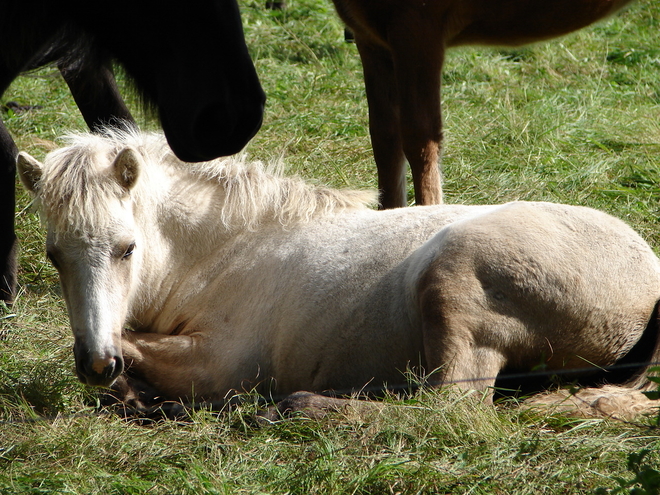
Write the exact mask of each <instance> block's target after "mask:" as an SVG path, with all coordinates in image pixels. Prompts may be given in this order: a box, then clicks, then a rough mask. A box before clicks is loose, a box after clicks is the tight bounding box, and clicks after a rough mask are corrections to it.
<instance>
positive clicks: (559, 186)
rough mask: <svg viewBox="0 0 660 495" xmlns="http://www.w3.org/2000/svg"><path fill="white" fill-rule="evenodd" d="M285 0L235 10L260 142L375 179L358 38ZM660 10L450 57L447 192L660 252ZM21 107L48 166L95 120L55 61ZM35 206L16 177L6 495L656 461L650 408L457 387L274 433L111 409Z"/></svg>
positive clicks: (264, 154)
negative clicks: (142, 418) (536, 399)
mask: <svg viewBox="0 0 660 495" xmlns="http://www.w3.org/2000/svg"><path fill="white" fill-rule="evenodd" d="M288 3H289V7H288V8H287V9H286V10H284V11H268V10H265V9H264V8H263V2H262V1H261V0H254V1H252V0H249V1H248V0H243V1H242V2H241V5H242V8H243V18H244V27H245V32H246V37H247V40H248V43H249V46H250V50H251V53H252V56H253V58H254V60H255V65H256V67H257V70H258V72H259V74H260V77H261V79H262V82H263V86H264V88H265V90H266V93H267V94H268V103H267V108H266V116H265V120H264V125H263V128H262V130H261V131H260V132H259V134H258V135H257V136H256V137H255V139H254V140H253V141H252V142H251V143H250V144H249V145H248V147H247V151H248V152H249V154H250V156H251V157H253V158H255V159H263V160H271V159H279V158H280V157H283V158H284V160H285V161H286V163H287V166H288V169H289V172H290V173H295V174H299V175H302V176H304V177H306V178H307V179H309V180H314V181H317V182H320V183H326V184H330V185H333V186H337V187H355V188H365V187H368V188H372V187H375V185H376V179H375V177H376V174H375V165H374V163H373V159H372V156H371V149H370V143H369V137H368V131H367V122H368V116H367V106H366V99H365V96H364V86H363V81H362V74H361V66H360V61H359V57H358V55H357V50H356V48H355V46H354V45H352V44H347V43H345V42H344V41H343V26H342V25H341V23H340V22H339V20H338V19H337V17H336V15H335V14H334V10H333V8H332V6H331V4H330V3H329V2H328V1H326V0H295V1H294V0H291V1H290V2H288ZM659 20H660V7H659V6H658V5H656V3H654V2H652V1H650V0H647V1H641V2H639V3H637V4H636V5H634V6H633V7H632V8H630V9H629V10H628V11H627V12H625V13H623V14H621V15H618V16H616V17H614V18H612V19H611V20H609V21H607V22H605V23H602V24H600V25H598V26H596V27H593V28H591V29H588V30H584V31H582V32H580V33H576V34H574V35H571V36H568V37H565V38H563V39H561V40H556V41H553V42H550V43H545V44H539V45H535V46H532V47H527V48H524V49H518V50H515V51H507V50H497V49H476V48H469V49H457V50H454V51H452V52H450V54H449V56H448V59H447V62H446V67H445V72H444V75H443V87H442V94H443V105H444V106H443V110H444V120H445V136H446V139H445V143H444V156H443V169H444V177H445V193H446V199H447V201H449V202H456V203H465V204H473V203H497V202H503V201H510V200H514V199H527V200H549V201H556V202H566V203H572V204H583V205H589V206H593V207H596V208H600V209H603V210H606V211H608V212H610V213H612V214H614V215H616V216H619V217H621V218H623V219H625V220H626V221H628V222H629V223H631V224H632V225H633V226H634V227H635V228H636V229H637V230H638V231H640V232H641V233H642V235H643V236H644V237H645V238H646V239H647V240H649V242H650V243H651V244H652V245H653V246H654V247H655V248H656V249H658V248H660V228H659V226H658V212H659V206H658V205H659V204H660V202H659V199H660V188H659V184H660V158H659V157H660V124H658V122H659V117H660V45H658V36H657V33H658V28H659V24H660V21H659ZM126 94H128V93H126ZM11 100H15V101H18V102H19V103H21V104H30V105H40V106H41V107H42V108H40V109H37V110H33V111H30V112H26V113H24V114H21V115H13V114H7V113H3V115H2V117H3V119H4V120H5V122H6V123H7V125H8V127H9V129H10V131H11V132H12V134H13V135H14V137H15V139H16V141H17V143H18V145H19V147H20V148H21V149H23V150H26V151H28V152H30V153H32V154H34V155H35V156H37V157H38V158H42V157H43V155H44V154H45V152H46V151H47V150H48V149H50V148H51V147H53V146H56V145H57V138H58V137H59V136H61V135H62V134H65V133H66V132H69V131H71V130H84V129H85V126H84V122H83V120H82V118H81V117H80V115H79V113H78V111H77V109H76V107H75V105H74V103H73V102H72V100H71V97H70V95H69V94H68V91H67V90H66V87H65V85H64V84H63V82H62V81H61V79H60V78H59V77H58V75H57V74H56V71H54V70H53V69H44V70H42V71H39V72H36V73H34V74H31V75H29V76H27V77H23V78H21V79H19V80H17V81H16V82H15V84H14V85H13V86H12V87H11V88H10V90H9V91H8V92H7V93H6V94H5V95H4V96H3V97H2V100H1V101H0V103H6V102H7V101H11ZM129 103H130V105H131V107H132V110H133V112H134V113H135V114H136V115H138V120H139V121H140V123H141V125H142V126H143V127H147V128H155V124H154V123H153V122H150V121H148V120H147V118H146V117H144V116H142V115H143V114H142V113H141V112H140V111H139V107H138V106H137V105H136V103H135V102H134V101H132V100H131V101H129ZM410 193H411V194H410V197H412V191H410ZM29 201H30V200H29V198H28V197H27V195H26V194H25V193H24V192H23V191H22V189H20V188H19V205H18V208H17V222H18V225H19V236H20V239H21V261H20V263H21V265H20V267H21V271H20V292H19V296H18V298H17V300H16V303H15V304H14V306H13V307H11V308H0V338H1V340H0V421H2V422H1V423H0V493H85V494H96V493H99V494H100V493H103V494H107V493H117V494H119V493H121V494H124V493H163V494H165V493H228V494H229V493H232V494H233V493H305V494H307V493H323V494H333V493H337V494H339V493H341V494H343V493H351V494H353V493H364V494H376V493H457V494H458V493H461V494H462V493H475V494H486V493H488V494H492V493H501V494H511V493H516V494H527V493H529V494H539V493H547V494H560V493H561V494H563V493H575V494H578V493H579V494H582V493H592V492H593V491H594V490H595V489H596V488H598V487H604V488H608V489H612V488H615V487H618V486H620V485H619V483H618V482H617V481H616V478H615V477H617V476H618V477H621V479H624V478H626V479H629V478H632V475H631V474H630V473H629V472H628V471H627V469H626V461H627V456H628V454H629V453H635V452H639V451H641V450H642V449H649V450H651V454H649V456H648V457H647V458H646V461H647V462H649V463H651V464H652V465H655V466H656V467H657V465H658V461H659V460H660V457H659V455H658V453H657V452H658V447H659V446H660V445H659V442H658V437H657V430H656V429H654V428H651V427H649V426H652V421H650V420H641V421H640V422H639V424H624V423H617V422H613V421H602V420H589V421H580V420H572V419H569V418H565V417H561V416H549V417H534V416H531V415H529V414H528V413H523V412H521V411H520V410H519V409H518V408H516V407H515V405H509V406H507V405H501V406H499V407H497V408H492V407H490V406H485V405H482V404H479V403H477V402H476V401H474V400H473V399H472V398H470V397H464V396H462V395H460V394H457V393H456V392H453V391H442V392H439V393H424V394H420V395H419V396H416V397H414V398H413V399H412V400H407V401H405V402H402V401H398V400H394V399H390V400H387V401H386V402H387V407H385V408H384V409H383V410H382V411H379V412H377V413H374V414H371V415H364V414H357V413H351V412H350V411H349V412H347V413H346V414H345V415H343V414H338V415H336V416H332V417H329V418H327V419H323V420H310V419H305V418H297V419H292V420H288V421H284V422H277V423H274V424H271V425H265V426H264V425H261V426H259V425H258V424H257V423H256V422H255V421H254V413H255V410H256V406H255V405H254V404H253V403H252V402H248V403H247V404H245V405H242V406H239V407H237V408H235V409H234V410H232V411H227V412H225V413H223V414H220V415H212V414H209V413H207V412H204V411H201V412H199V413H195V414H194V415H193V419H192V420H191V421H188V422H185V423H182V422H174V421H165V422H160V423H154V424H151V425H148V426H144V425H140V424H137V423H133V422H131V421H125V420H122V419H119V418H117V417H114V416H107V415H97V414H95V413H94V411H95V409H94V407H93V406H94V394H93V391H90V390H89V389H87V388H85V387H83V386H82V385H81V384H79V383H78V381H77V379H76V378H75V373H74V364H73V356H72V352H71V346H72V344H73V338H72V336H71V332H70V330H69V329H68V319H67V316H66V310H65V306H64V304H63V302H62V299H61V296H60V294H59V289H58V284H57V276H56V272H55V271H54V270H53V269H52V267H50V265H48V264H47V262H46V259H45V255H44V235H43V229H42V227H41V225H40V222H39V219H38V218H37V217H36V215H35V214H34V212H32V210H31V209H30V207H29ZM43 418H46V419H45V420H44V419H43Z"/></svg>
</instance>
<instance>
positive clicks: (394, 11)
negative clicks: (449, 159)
mask: <svg viewBox="0 0 660 495" xmlns="http://www.w3.org/2000/svg"><path fill="white" fill-rule="evenodd" d="M333 1H334V4H335V7H336V8H337V12H338V13H339V15H340V17H341V18H342V20H343V21H344V22H345V23H346V25H347V26H348V27H349V28H351V30H352V31H353V33H354V35H355V43H356V44H357V47H358V50H359V51H360V58H361V59H362V67H363V70H364V83H365V88H366V91H367V101H368V103H369V131H370V133H371V144H372V146H373V150H374V158H375V160H376V165H377V166H378V187H379V189H380V191H381V205H382V206H383V207H384V208H393V207H397V206H405V204H406V175H405V161H404V160H405V159H407V160H408V162H409V163H410V168H411V171H412V177H413V182H414V185H415V201H416V203H417V204H422V205H428V204H436V203H441V202H442V187H441V180H440V171H439V169H438V158H439V155H440V145H441V142H442V116H441V112H440V79H441V77H440V76H441V71H442V64H443V62H444V58H445V52H446V50H447V49H448V48H451V47H453V46H460V45H498V46H518V45H523V44H526V43H532V42H536V41H542V40H546V39H549V38H554V37H556V36H561V35H564V34H567V33H570V32H572V31H575V30H577V29H580V28H582V27H584V26H587V25H589V24H591V23H592V22H595V21H598V20H599V19H602V18H604V17H606V16H608V15H610V14H613V13H614V12H616V11H617V10H619V9H620V8H622V7H623V6H624V5H626V4H628V3H630V2H631V0H430V1H420V0H388V1H380V2H379V1H374V0H333Z"/></svg>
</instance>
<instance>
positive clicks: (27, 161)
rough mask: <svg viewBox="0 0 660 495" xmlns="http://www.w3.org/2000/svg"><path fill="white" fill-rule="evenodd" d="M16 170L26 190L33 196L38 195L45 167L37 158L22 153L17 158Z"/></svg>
mask: <svg viewBox="0 0 660 495" xmlns="http://www.w3.org/2000/svg"><path fill="white" fill-rule="evenodd" d="M16 169H17V170H18V177H19V178H20V179H21V182H22V183H23V185H24V186H25V188H26V189H27V190H28V191H30V192H31V193H32V194H36V193H37V188H38V184H39V181H40V180H41V176H42V174H43V165H42V164H41V162H39V160H37V159H36V158H32V157H31V156H30V155H28V154H27V153H25V152H23V151H21V152H20V153H19V154H18V157H17V158H16Z"/></svg>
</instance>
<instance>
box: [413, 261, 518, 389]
mask: <svg viewBox="0 0 660 495" xmlns="http://www.w3.org/2000/svg"><path fill="white" fill-rule="evenodd" d="M454 275H455V274H454ZM447 277H449V279H448V278H447ZM451 278H452V275H451V274H450V275H447V274H445V273H444V272H443V271H442V270H433V269H431V270H429V272H427V274H426V276H424V277H422V279H421V281H420V285H419V292H418V297H419V299H418V300H419V303H420V311H421V317H422V338H423V345H424V357H425V359H426V368H427V372H430V375H429V376H428V377H427V383H429V384H430V385H431V386H447V385H455V386H457V387H459V388H461V389H463V390H477V391H482V392H484V400H485V401H486V402H492V400H493V389H494V386H495V381H496V379H497V375H498V374H499V373H500V371H501V370H502V369H504V368H505V366H506V364H507V359H506V357H505V355H504V353H503V351H502V348H503V344H502V342H500V341H499V340H498V339H497V338H496V337H495V336H496V335H498V331H497V329H498V328H500V326H501V325H500V324H501V322H499V321H498V319H497V316H496V315H491V314H490V313H489V312H488V311H487V310H485V309H484V308H483V307H481V306H480V304H478V303H474V304H473V303H472V301H478V300H479V298H478V296H479V293H480V291H481V288H480V287H479V284H478V282H477V281H476V280H473V282H474V284H470V280H469V277H461V284H462V290H461V291H456V290H452V288H451V285H452V281H451V280H450V279H451ZM455 294H459V295H458V296H456V295H455ZM484 328H488V329H489V331H486V332H484V330H483V329H484ZM490 330H492V331H490Z"/></svg>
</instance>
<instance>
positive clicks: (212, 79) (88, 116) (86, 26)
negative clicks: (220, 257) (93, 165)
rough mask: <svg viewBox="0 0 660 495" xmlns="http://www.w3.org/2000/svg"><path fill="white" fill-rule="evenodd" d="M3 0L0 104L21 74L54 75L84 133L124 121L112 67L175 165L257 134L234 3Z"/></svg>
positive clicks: (8, 285) (6, 164) (1, 184)
mask: <svg viewBox="0 0 660 495" xmlns="http://www.w3.org/2000/svg"><path fill="white" fill-rule="evenodd" d="M104 5H105V8H104V10H103V12H102V14H99V6H98V5H95V4H93V3H92V2H88V1H87V2H84V1H81V0H59V1H55V0H51V1H46V0H36V1H35V0H24V1H19V0H8V1H7V2H4V5H3V6H2V11H3V12H2V16H1V17H0V96H1V95H2V94H3V93H4V92H5V90H6V89H7V88H8V87H9V85H10V84H11V82H12V81H13V80H14V79H15V78H16V77H17V76H18V75H19V74H20V73H22V72H24V71H26V70H31V69H34V68H37V67H40V66H43V65H46V64H56V65H57V66H58V68H59V69H60V71H61V73H62V75H63V77H64V79H65V81H66V82H67V84H68V86H69V88H70V90H71V93H72V95H73V97H74V99H75V101H76V104H77V105H78V107H79V109H80V111H81V113H82V115H83V117H84V118H85V121H86V123H87V125H89V127H90V129H92V130H96V129H98V128H100V126H101V125H102V124H104V123H106V124H107V123H109V122H113V121H115V120H117V121H119V120H128V121H132V120H133V118H132V116H131V114H130V112H129V110H128V108H127V107H126V105H125V104H124V102H123V100H122V98H121V96H120V94H119V92H118V90H117V85H116V82H115V79H114V76H113V72H112V65H113V62H118V63H119V64H121V66H122V67H123V68H124V69H125V71H126V73H127V74H128V76H129V77H130V79H131V80H132V82H133V83H134V85H135V87H136V89H137V91H138V93H139V94H140V96H141V97H142V100H143V101H144V103H145V104H146V105H147V106H148V107H150V108H153V109H155V110H156V111H157V115H158V117H159V119H160V122H161V124H162V126H163V130H164V132H165V135H166V137H167V139H168V142H169V144H170V146H171V147H172V149H173V150H174V152H175V153H176V155H177V156H178V157H179V158H181V159H182V160H184V161H190V162H195V161H205V160H210V159H213V158H217V157H219V156H225V155H231V154H234V153H236V152H238V151H239V150H240V149H241V148H243V146H245V144H246V143H247V142H248V141H249V140H250V139H251V138H252V137H253V136H254V134H255V133H256V132H257V131H258V130H259V128H260V126H261V121H262V117H263V107H264V103H265V95H264V92H263V90H262V88H261V85H260V83H259V79H258V77H257V73H256V71H255V68H254V65H253V63H252V60H251V59H250V56H249V54H248V50H247V46H246V44H245V38H244V36H243V28H242V25H241V18H240V13H239V9H238V5H237V3H236V0H190V1H187V2H180V3H177V4H176V7H169V6H167V5H164V4H163V3H162V2H158V1H156V0H138V1H129V0H115V1H113V2H111V3H108V4H104ZM17 154H18V150H17V148H16V145H15V143H14V141H13V139H12V137H11V136H10V134H9V132H8V131H7V129H6V127H5V125H4V123H3V122H2V119H1V118H0V300H3V301H5V302H11V301H12V300H13V298H14V296H15V288H16V271H17V266H16V257H17V253H16V251H17V239H16V235H15V233H14V209H15V191H14V184H15V172H16V170H15V167H16V166H15V161H16V156H17Z"/></svg>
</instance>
